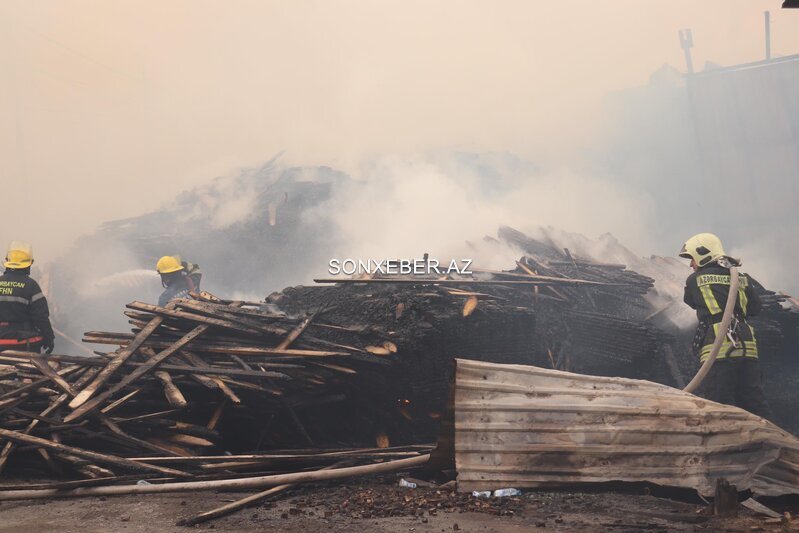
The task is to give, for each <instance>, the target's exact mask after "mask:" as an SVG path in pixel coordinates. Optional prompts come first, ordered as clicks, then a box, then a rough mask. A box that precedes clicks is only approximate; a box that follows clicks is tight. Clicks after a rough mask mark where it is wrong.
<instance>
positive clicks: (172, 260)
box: [155, 255, 183, 274]
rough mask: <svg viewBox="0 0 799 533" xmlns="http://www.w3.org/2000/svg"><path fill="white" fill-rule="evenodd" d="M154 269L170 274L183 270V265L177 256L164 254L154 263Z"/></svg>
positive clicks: (160, 272)
mask: <svg viewBox="0 0 799 533" xmlns="http://www.w3.org/2000/svg"><path fill="white" fill-rule="evenodd" d="M155 269H156V270H157V271H158V273H159V274H171V273H172V272H177V271H179V270H183V265H181V264H180V259H178V258H177V257H174V256H171V255H165V256H164V257H162V258H161V259H159V260H158V263H156V264H155Z"/></svg>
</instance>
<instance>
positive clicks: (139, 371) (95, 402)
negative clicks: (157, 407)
mask: <svg viewBox="0 0 799 533" xmlns="http://www.w3.org/2000/svg"><path fill="white" fill-rule="evenodd" d="M208 327H209V326H205V325H203V326H197V327H196V328H194V329H193V330H191V331H190V332H189V333H187V334H186V335H184V336H183V337H181V338H180V340H178V341H176V342H174V343H173V344H172V345H171V346H170V347H169V348H167V349H165V350H163V351H162V352H160V353H158V354H157V355H156V356H155V357H153V358H152V359H150V360H149V361H147V362H146V363H144V364H143V365H141V366H138V367H136V368H135V369H134V370H133V371H132V372H130V373H129V374H128V375H126V376H125V377H124V378H122V379H121V380H120V381H119V382H118V383H117V384H115V385H114V386H112V387H111V388H109V389H108V390H106V391H105V392H103V393H101V394H99V395H97V396H95V397H94V399H92V400H89V401H87V402H86V403H84V404H82V405H81V406H80V407H78V408H77V409H75V410H74V411H72V412H71V413H69V414H68V415H67V416H66V417H64V422H72V421H74V420H79V419H80V418H83V417H84V416H86V415H87V414H89V413H90V412H91V411H93V410H94V409H96V408H97V407H99V406H100V404H101V403H102V402H104V401H105V400H107V399H109V398H111V397H112V396H114V395H115V394H116V393H117V392H119V391H120V390H122V389H124V388H125V387H127V386H128V385H130V384H131V383H133V382H134V381H136V380H137V379H139V378H140V377H142V376H143V375H145V374H147V373H148V372H150V371H151V370H154V369H155V368H156V367H157V366H158V365H159V364H161V363H162V362H163V361H164V360H166V359H167V358H168V357H169V356H171V355H172V354H174V353H175V352H177V351H178V350H180V349H181V348H183V347H184V346H186V345H187V344H189V343H190V342H191V341H192V340H194V339H195V338H197V337H199V336H200V335H202V334H203V333H205V332H206V331H207V330H208ZM101 372H102V371H101ZM70 405H71V404H70Z"/></svg>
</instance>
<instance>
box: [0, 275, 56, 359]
mask: <svg viewBox="0 0 799 533" xmlns="http://www.w3.org/2000/svg"><path fill="white" fill-rule="evenodd" d="M53 340H54V335H53V328H52V327H51V326H50V310H49V309H48V307H47V299H46V298H45V297H44V294H42V290H41V288H39V284H38V283H36V281H35V280H33V279H32V278H31V277H30V276H29V275H28V273H27V270H12V269H7V270H6V271H5V274H3V275H2V276H0V351H2V350H9V349H11V350H30V351H34V352H38V351H39V349H40V348H41V347H43V346H44V347H50V348H52V346H53Z"/></svg>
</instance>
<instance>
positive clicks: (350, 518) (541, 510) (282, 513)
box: [0, 479, 799, 533]
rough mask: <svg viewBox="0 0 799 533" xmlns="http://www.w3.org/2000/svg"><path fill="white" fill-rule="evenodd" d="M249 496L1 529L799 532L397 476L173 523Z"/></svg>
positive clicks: (35, 513) (684, 510) (126, 499)
mask: <svg viewBox="0 0 799 533" xmlns="http://www.w3.org/2000/svg"><path fill="white" fill-rule="evenodd" d="M243 496H244V494H243V493H230V492H197V493H192V494H164V495H139V496H113V497H107V498H106V497H94V498H82V499H74V500H42V501H32V502H0V533H5V532H9V533H10V532H15V533H16V532H20V531H25V532H33V533H39V532H49V531H58V532H61V533H65V532H79V533H94V532H108V531H121V532H130V533H135V532H149V531H158V532H172V531H174V532H185V531H189V530H192V529H194V530H211V529H212V530H214V531H220V532H228V531H229V532H233V531H236V532H238V531H301V532H303V533H316V532H330V531H361V532H367V531H375V532H385V533H397V532H419V533H421V532H450V531H464V532H469V531H475V532H494V531H497V532H500V531H501V532H509V533H514V532H523V531H524V532H527V531H582V532H595V531H596V532H601V531H609V532H626V531H629V532H638V531H791V530H793V531H796V530H799V528H796V526H794V522H784V523H782V524H779V523H778V524H770V523H767V522H766V519H765V517H762V516H756V515H754V514H752V513H751V512H749V511H748V510H745V509H742V510H741V512H740V514H739V516H738V517H735V518H720V517H713V516H707V515H706V514H705V506H704V505H703V504H701V503H688V502H684V501H676V500H673V499H667V498H660V497H655V496H652V495H649V494H645V493H643V492H639V493H635V491H631V492H626V493H618V492H596V493H566V492H529V493H525V494H524V495H522V496H520V497H512V498H492V499H490V500H487V499H478V498H474V497H472V496H471V495H460V494H457V493H454V492H452V491H451V490H441V489H438V488H436V487H432V488H416V489H407V488H401V487H398V486H397V484H396V480H395V479H382V480H369V481H362V482H359V481H351V482H349V483H346V484H337V485H315V486H306V487H302V488H297V489H294V490H292V491H291V492H286V493H284V494H283V495H282V496H281V497H275V499H274V500H272V501H267V502H262V503H261V504H259V505H256V506H254V507H251V508H247V509H244V510H242V511H239V512H238V513H236V514H233V515H231V516H227V517H223V518H220V519H217V520H215V521H212V522H208V523H204V524H199V525H196V526H192V527H184V526H178V525H176V524H177V522H179V521H180V520H182V519H186V518H190V517H192V516H193V515H195V514H197V513H199V512H202V511H207V510H209V509H212V508H214V507H217V506H220V505H224V504H225V503H227V502H230V501H233V500H235V499H238V498H241V497H243ZM777 509H778V510H780V511H783V510H785V509H784V508H779V507H777ZM795 528H796V529H795Z"/></svg>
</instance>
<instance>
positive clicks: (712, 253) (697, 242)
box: [679, 233, 726, 267]
mask: <svg viewBox="0 0 799 533" xmlns="http://www.w3.org/2000/svg"><path fill="white" fill-rule="evenodd" d="M679 255H680V257H684V258H686V259H693V260H694V261H695V262H696V264H697V265H699V266H700V267H702V266H705V265H706V264H708V263H710V262H711V261H714V260H716V259H718V258H719V257H722V256H724V255H726V254H725V253H724V247H723V246H722V245H721V239H719V238H718V237H717V236H715V235H713V234H712V233H699V234H697V235H694V236H693V237H691V238H690V239H688V240H687V241H685V244H683V245H682V250H680V254H679Z"/></svg>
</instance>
